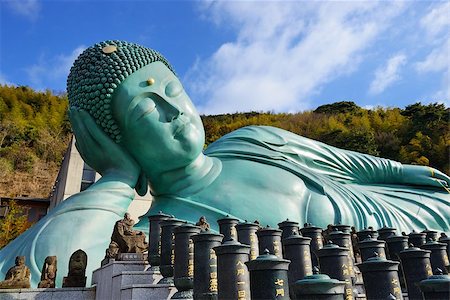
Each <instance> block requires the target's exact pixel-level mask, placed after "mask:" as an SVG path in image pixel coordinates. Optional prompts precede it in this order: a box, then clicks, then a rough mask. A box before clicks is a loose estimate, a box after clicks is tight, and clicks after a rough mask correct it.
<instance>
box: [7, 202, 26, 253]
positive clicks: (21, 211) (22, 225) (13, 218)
mask: <svg viewBox="0 0 450 300" xmlns="http://www.w3.org/2000/svg"><path fill="white" fill-rule="evenodd" d="M8 206H9V210H8V213H7V214H6V216H5V217H4V218H0V249H1V248H3V247H4V246H6V245H8V243H9V242H10V241H12V240H14V239H15V238H16V237H18V236H19V235H20V234H21V233H22V232H24V231H25V230H27V229H28V228H29V227H30V226H31V223H30V222H28V220H27V212H26V209H25V208H24V207H22V206H20V205H18V204H17V203H16V202H15V201H9V203H8Z"/></svg>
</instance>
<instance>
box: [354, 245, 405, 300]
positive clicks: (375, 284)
mask: <svg viewBox="0 0 450 300" xmlns="http://www.w3.org/2000/svg"><path fill="white" fill-rule="evenodd" d="M374 254H375V256H374V257H371V258H369V259H368V260H366V261H365V262H363V263H361V264H358V265H357V266H358V268H359V270H360V271H361V272H362V275H363V280H364V287H365V289H366V297H367V300H379V299H392V296H395V299H397V300H401V299H403V295H402V289H401V287H400V282H399V278H398V265H399V264H400V263H399V262H396V261H392V260H387V259H385V258H381V257H378V256H376V252H375V253H374ZM388 297H391V298H388Z"/></svg>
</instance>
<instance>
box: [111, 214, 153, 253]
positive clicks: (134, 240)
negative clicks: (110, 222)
mask: <svg viewBox="0 0 450 300" xmlns="http://www.w3.org/2000/svg"><path fill="white" fill-rule="evenodd" d="M133 226H134V221H133V220H132V219H131V217H130V214H129V213H126V214H125V215H124V217H123V219H122V220H119V221H117V222H116V224H115V225H114V230H113V233H112V235H111V243H113V242H114V243H115V244H116V245H117V246H118V252H116V249H111V251H110V252H111V255H114V256H115V257H117V255H118V254H120V253H142V252H144V251H146V250H147V248H148V244H147V243H146V242H145V234H144V233H143V232H142V231H138V230H133ZM114 247H115V245H113V248H114ZM110 248H111V244H110Z"/></svg>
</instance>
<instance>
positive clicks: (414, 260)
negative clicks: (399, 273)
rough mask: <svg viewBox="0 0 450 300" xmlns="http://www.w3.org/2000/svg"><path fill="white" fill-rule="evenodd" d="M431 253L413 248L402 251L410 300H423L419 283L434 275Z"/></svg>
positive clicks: (401, 255)
mask: <svg viewBox="0 0 450 300" xmlns="http://www.w3.org/2000/svg"><path fill="white" fill-rule="evenodd" d="M430 253H431V251H427V250H422V249H419V248H416V247H412V248H408V249H405V250H403V251H401V252H400V254H399V256H400V260H401V262H402V269H403V274H404V276H405V281H406V288H407V290H408V299H409V300H415V299H419V300H422V299H423V298H422V292H421V291H420V288H419V282H420V281H422V280H424V279H427V278H428V277H429V276H431V275H433V272H432V271H431V262H430Z"/></svg>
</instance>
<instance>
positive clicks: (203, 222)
mask: <svg viewBox="0 0 450 300" xmlns="http://www.w3.org/2000/svg"><path fill="white" fill-rule="evenodd" d="M195 226H198V227H200V228H201V229H202V231H206V230H209V227H210V226H209V223H208V222H206V218H205V216H201V217H200V219H198V222H197V223H195Z"/></svg>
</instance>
